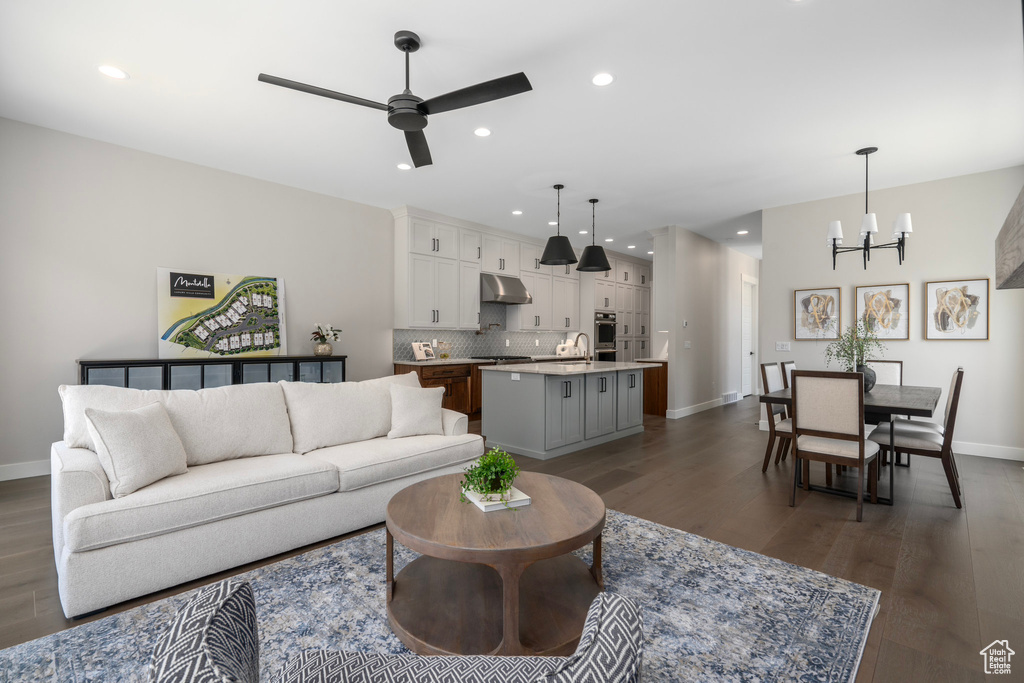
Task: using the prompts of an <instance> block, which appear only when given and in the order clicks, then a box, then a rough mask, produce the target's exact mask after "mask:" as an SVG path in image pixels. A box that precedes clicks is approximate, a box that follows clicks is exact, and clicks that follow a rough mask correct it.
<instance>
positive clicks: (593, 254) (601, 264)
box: [576, 199, 612, 273]
mask: <svg viewBox="0 0 1024 683" xmlns="http://www.w3.org/2000/svg"><path fill="white" fill-rule="evenodd" d="M595 204H597V200H596V199H591V200H590V246H589V247H587V248H586V249H584V250H583V256H581V257H580V264H579V265H578V266H576V270H582V271H583V272H585V273H601V272H604V271H607V270H611V269H612V266H611V264H610V263H608V256H607V255H606V254H605V253H604V247H599V246H597V244H596V242H597V235H596V234H595V221H594V210H595V206H594V205H595Z"/></svg>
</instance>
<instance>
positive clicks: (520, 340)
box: [393, 304, 584, 361]
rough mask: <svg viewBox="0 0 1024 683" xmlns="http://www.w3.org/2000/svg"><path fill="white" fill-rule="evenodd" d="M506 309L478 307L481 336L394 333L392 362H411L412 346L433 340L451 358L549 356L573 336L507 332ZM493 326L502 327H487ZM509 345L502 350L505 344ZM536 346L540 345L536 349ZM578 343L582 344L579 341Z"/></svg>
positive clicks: (453, 332)
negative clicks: (447, 344)
mask: <svg viewBox="0 0 1024 683" xmlns="http://www.w3.org/2000/svg"><path fill="white" fill-rule="evenodd" d="M507 312H508V306H506V305H504V304H480V320H481V324H480V327H481V328H483V329H487V332H486V333H484V334H477V333H476V332H475V331H474V330H395V331H394V337H393V340H394V344H393V345H394V358H395V360H396V361H408V360H413V354H412V342H417V341H418V342H426V341H431V340H434V339H436V340H437V341H439V342H450V343H451V344H452V350H451V351H450V352H449V353H450V354H451V357H452V358H471V357H473V356H497V355H503V356H549V355H554V353H555V347H556V346H557V345H558V344H561V343H562V340H563V339H566V338H569V340H572V339H574V338H575V337H576V332H578V330H574V331H572V332H509V331H508V329H507V328H506V323H505V319H506V314H507ZM493 323H496V324H498V325H500V326H501V327H491V328H489V329H488V325H491V324H493ZM506 339H507V340H508V341H509V345H508V346H505V340H506ZM535 342H539V345H538V344H537V343H535ZM581 343H584V342H583V341H582V340H581ZM435 353H437V351H436V350H435Z"/></svg>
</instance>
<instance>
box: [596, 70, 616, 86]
mask: <svg viewBox="0 0 1024 683" xmlns="http://www.w3.org/2000/svg"><path fill="white" fill-rule="evenodd" d="M614 80H615V77H614V76H612V75H611V74H605V73H601V74H597V75H596V76H594V77H593V78H592V79H590V82H591V83H593V84H594V85H600V86H605V85H609V84H610V83H611V82H612V81H614Z"/></svg>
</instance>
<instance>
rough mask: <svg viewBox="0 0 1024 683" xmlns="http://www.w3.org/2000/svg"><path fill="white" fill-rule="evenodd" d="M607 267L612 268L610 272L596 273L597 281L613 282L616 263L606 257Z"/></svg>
mask: <svg viewBox="0 0 1024 683" xmlns="http://www.w3.org/2000/svg"><path fill="white" fill-rule="evenodd" d="M608 265H609V266H611V267H612V269H611V270H605V271H602V272H600V273H596V275H597V279H598V280H610V281H612V282H615V265H616V261H615V259H613V258H612V257H610V256H609V257H608Z"/></svg>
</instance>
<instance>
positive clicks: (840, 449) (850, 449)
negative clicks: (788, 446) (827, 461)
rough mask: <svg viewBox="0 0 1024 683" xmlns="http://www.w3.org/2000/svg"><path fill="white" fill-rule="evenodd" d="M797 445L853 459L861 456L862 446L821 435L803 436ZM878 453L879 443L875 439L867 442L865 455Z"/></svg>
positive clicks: (801, 448)
mask: <svg viewBox="0 0 1024 683" xmlns="http://www.w3.org/2000/svg"><path fill="white" fill-rule="evenodd" d="M797 445H798V446H799V447H800V450H804V451H814V452H815V453H827V454H828V455H836V456H839V457H841V458H850V459H851V460H857V459H858V458H859V457H860V446H859V445H858V444H857V443H854V442H853V441H840V440H839V439H828V438H825V437H821V436H801V437H800V439H799V443H798V444H797ZM877 453H878V444H877V443H875V442H873V441H871V442H865V444H864V455H865V456H868V455H875V454H877Z"/></svg>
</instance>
